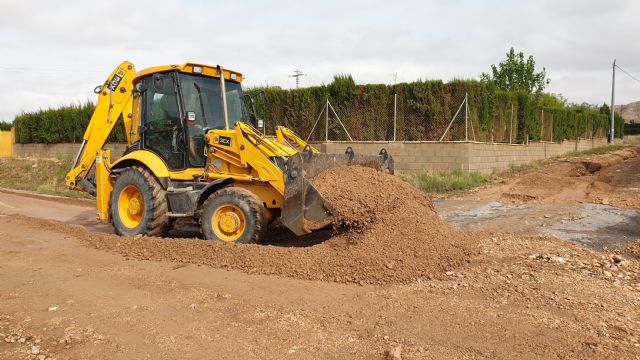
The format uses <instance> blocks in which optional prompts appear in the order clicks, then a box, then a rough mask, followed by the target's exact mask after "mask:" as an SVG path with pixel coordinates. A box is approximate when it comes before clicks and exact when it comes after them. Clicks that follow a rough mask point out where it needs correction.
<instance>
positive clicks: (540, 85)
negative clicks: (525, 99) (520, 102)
mask: <svg viewBox="0 0 640 360" xmlns="http://www.w3.org/2000/svg"><path fill="white" fill-rule="evenodd" d="M481 78H482V79H483V80H486V81H491V82H493V83H494V84H495V85H496V86H497V87H499V88H501V89H505V90H524V91H526V92H528V93H539V92H541V91H542V90H544V88H545V87H546V86H547V85H548V84H549V82H551V79H548V78H547V72H546V70H545V68H542V71H540V72H536V62H535V60H533V56H531V55H529V57H528V58H526V59H525V55H524V53H523V52H522V51H521V52H518V53H516V51H515V50H514V49H513V47H512V48H511V49H509V52H508V53H507V59H506V60H504V61H502V62H501V63H500V64H498V66H496V65H495V64H494V65H491V74H487V73H483V74H482V75H481Z"/></svg>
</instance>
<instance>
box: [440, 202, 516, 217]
mask: <svg viewBox="0 0 640 360" xmlns="http://www.w3.org/2000/svg"><path fill="white" fill-rule="evenodd" d="M526 207H527V206H526V205H508V204H503V203H500V202H497V201H492V202H490V203H487V204H484V205H481V206H478V207H476V208H473V209H469V210H467V211H463V212H459V213H455V214H451V216H450V219H451V220H453V221H463V220H471V219H493V218H496V217H498V216H502V215H503V214H504V213H505V212H507V211H509V210H513V209H525V208H526Z"/></svg>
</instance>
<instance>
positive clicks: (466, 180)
mask: <svg viewBox="0 0 640 360" xmlns="http://www.w3.org/2000/svg"><path fill="white" fill-rule="evenodd" d="M400 177H401V178H402V180H404V181H406V182H408V183H410V184H412V185H413V186H415V187H417V188H418V189H420V190H422V191H424V192H431V193H433V192H438V193H442V192H447V191H455V190H467V189H472V188H475V187H478V186H481V185H484V184H486V183H487V182H489V178H488V177H487V176H485V175H483V174H481V173H479V172H475V171H472V172H464V171H461V170H454V171H430V172H415V173H409V174H403V175H400Z"/></svg>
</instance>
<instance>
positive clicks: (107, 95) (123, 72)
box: [66, 61, 135, 195]
mask: <svg viewBox="0 0 640 360" xmlns="http://www.w3.org/2000/svg"><path fill="white" fill-rule="evenodd" d="M134 75H135V68H134V67H133V64H132V63H130V62H128V61H124V62H122V63H121V64H120V65H118V67H117V68H116V69H115V70H114V71H113V72H112V73H111V74H110V75H109V77H108V78H107V80H106V81H105V83H104V84H103V85H102V86H101V88H100V92H99V93H98V103H97V104H96V109H95V111H94V112H93V115H92V116H91V120H90V121H89V125H88V126H87V130H86V131H85V133H84V136H83V138H82V145H80V150H79V151H78V154H77V155H76V157H75V160H74V162H73V165H72V167H71V170H70V171H69V172H68V173H67V176H66V182H67V185H68V186H69V188H71V189H76V190H81V191H86V192H88V193H90V194H92V195H95V185H94V184H92V183H91V182H89V181H88V180H86V177H87V175H88V174H89V171H90V170H91V168H92V167H93V165H94V164H95V162H96V155H97V153H98V151H99V150H101V149H102V147H103V146H104V145H105V144H106V142H107V139H108V138H109V135H111V133H112V132H113V129H114V127H115V124H116V122H117V121H118V118H119V117H120V116H121V115H122V116H123V119H124V120H125V123H126V124H129V127H130V126H131V125H130V121H131V117H132V111H133V105H132V94H133V83H132V81H133V76H134ZM125 127H126V126H125ZM129 130H130V129H129Z"/></svg>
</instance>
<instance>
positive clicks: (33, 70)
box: [0, 66, 105, 73]
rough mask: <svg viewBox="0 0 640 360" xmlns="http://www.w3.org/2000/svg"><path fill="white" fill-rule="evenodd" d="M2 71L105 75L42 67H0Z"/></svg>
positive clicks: (80, 70)
mask: <svg viewBox="0 0 640 360" xmlns="http://www.w3.org/2000/svg"><path fill="white" fill-rule="evenodd" d="M0 70H1V71H9V72H36V71H39V72H95V73H97V72H100V73H105V71H104V70H86V69H43V68H41V67H33V68H21V67H9V66H0Z"/></svg>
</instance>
